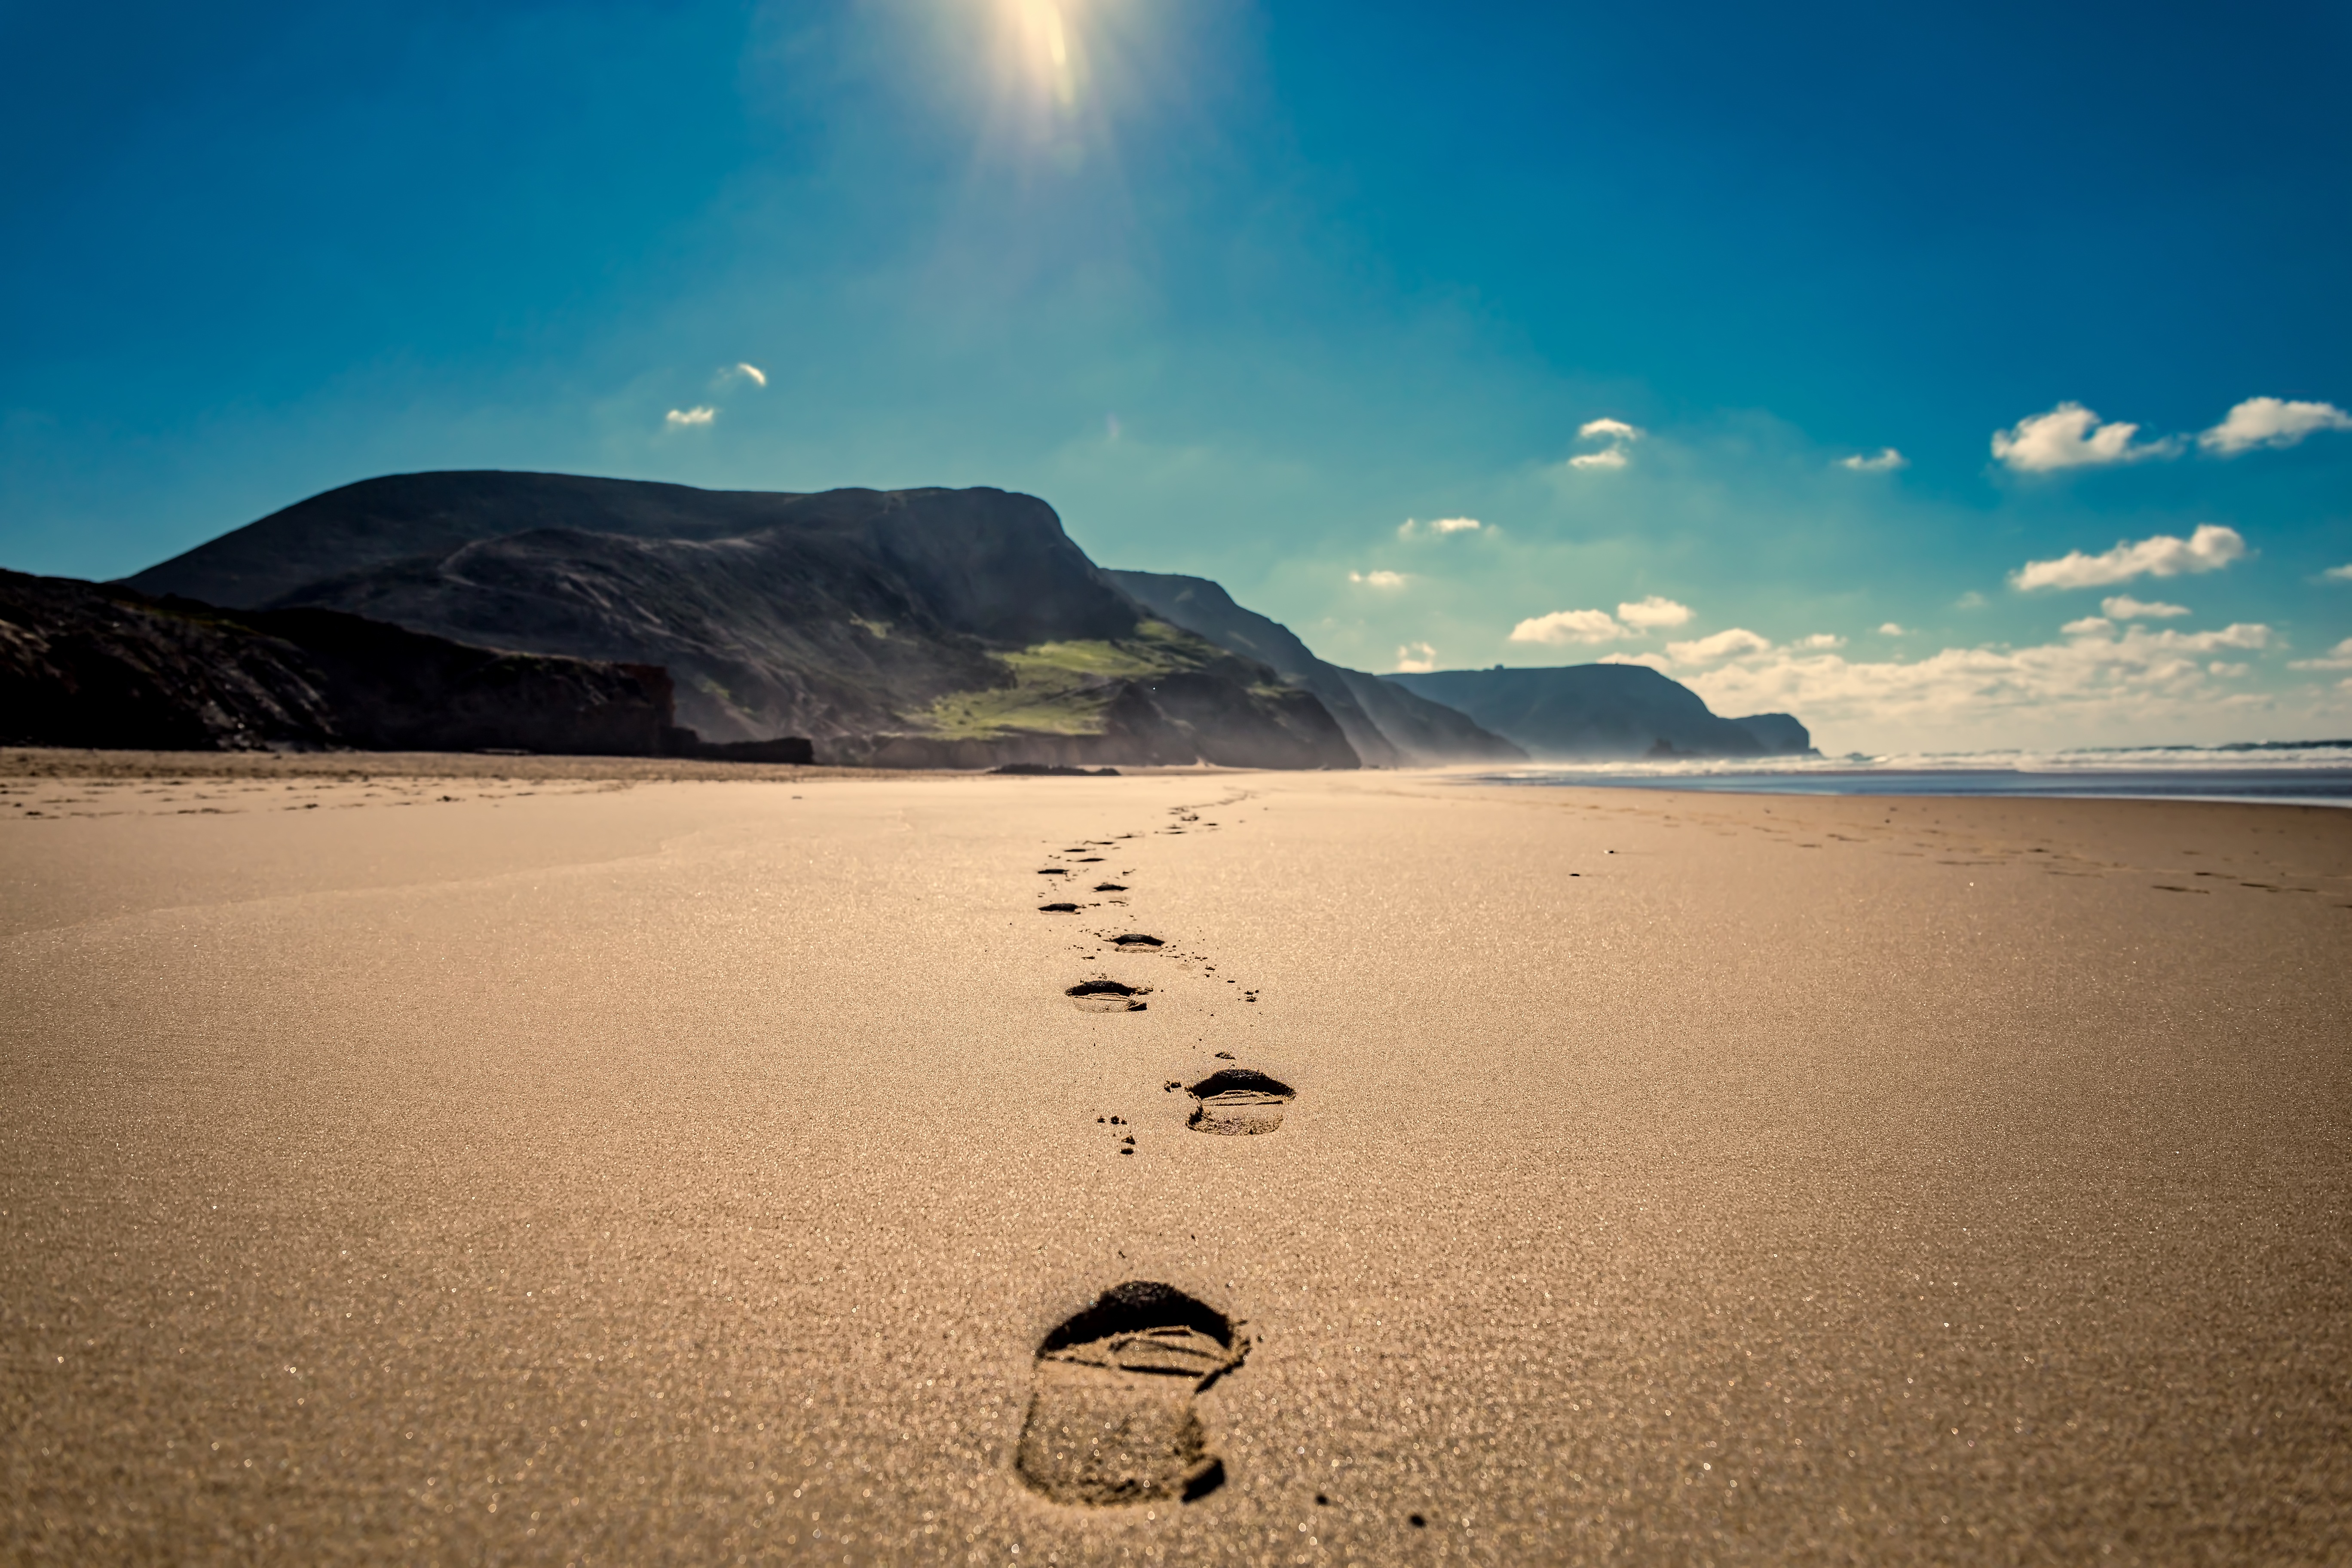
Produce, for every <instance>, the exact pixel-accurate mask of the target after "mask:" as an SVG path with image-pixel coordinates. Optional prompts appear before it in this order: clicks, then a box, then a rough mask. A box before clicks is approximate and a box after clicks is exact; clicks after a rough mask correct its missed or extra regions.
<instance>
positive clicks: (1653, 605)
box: [1617, 594, 1691, 632]
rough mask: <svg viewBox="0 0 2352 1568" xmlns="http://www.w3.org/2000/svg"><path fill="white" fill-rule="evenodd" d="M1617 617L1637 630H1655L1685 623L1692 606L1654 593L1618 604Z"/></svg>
mask: <svg viewBox="0 0 2352 1568" xmlns="http://www.w3.org/2000/svg"><path fill="white" fill-rule="evenodd" d="M1617 618H1618V619H1619V620H1621V621H1622V622H1624V623H1625V624H1626V625H1627V626H1632V627H1633V629H1634V630H1636V631H1643V632H1646V631H1654V630H1655V629H1656V628H1658V627H1660V626H1681V625H1683V624H1684V623H1685V622H1686V621H1688V620H1689V619H1690V618H1691V608H1690V606H1689V605H1677V604H1675V602H1674V601H1673V600H1672V599H1667V598H1661V597H1660V596H1659V595H1655V594H1653V595H1650V596H1649V597H1648V598H1646V599H1636V600H1633V601H1632V602H1631V603H1628V604H1622V605H1618V606H1617Z"/></svg>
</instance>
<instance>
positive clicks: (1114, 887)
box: [1095, 882, 1127, 893]
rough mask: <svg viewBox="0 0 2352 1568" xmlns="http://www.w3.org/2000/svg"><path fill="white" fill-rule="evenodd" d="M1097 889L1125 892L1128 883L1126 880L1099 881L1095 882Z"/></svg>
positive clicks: (1098, 891)
mask: <svg viewBox="0 0 2352 1568" xmlns="http://www.w3.org/2000/svg"><path fill="white" fill-rule="evenodd" d="M1095 891H1096V892H1097V893H1124V892H1125V891H1127V884H1126V883H1125V882H1097V883H1096V884H1095Z"/></svg>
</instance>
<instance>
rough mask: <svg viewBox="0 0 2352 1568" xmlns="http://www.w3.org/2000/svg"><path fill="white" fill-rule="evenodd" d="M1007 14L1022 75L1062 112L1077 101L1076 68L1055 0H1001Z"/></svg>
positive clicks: (1038, 94)
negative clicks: (1015, 40) (1008, 14)
mask: <svg viewBox="0 0 2352 1568" xmlns="http://www.w3.org/2000/svg"><path fill="white" fill-rule="evenodd" d="M1003 5H1004V7H1005V9H1006V10H1007V11H1008V12H1009V13H1010V14H1011V16H1010V20H1011V23H1012V26H1011V31H1012V32H1013V35H1014V37H1015V38H1016V39H1017V42H1016V44H1015V46H1014V47H1015V48H1016V50H1017V52H1018V54H1019V56H1020V62H1021V67H1022V75H1023V76H1024V78H1025V79H1026V83H1027V86H1028V88H1029V90H1030V91H1031V92H1032V93H1033V94H1034V97H1035V100H1037V101H1038V102H1040V103H1042V104H1051V105H1052V106H1053V107H1054V108H1055V109H1056V110H1061V111H1062V112H1063V113H1065V114H1066V113H1069V112H1070V111H1072V110H1076V108H1077V105H1078V69H1077V61H1076V58H1074V56H1075V54H1076V51H1075V50H1074V49H1073V48H1072V47H1071V43H1072V38H1071V28H1070V26H1069V24H1068V22H1067V20H1066V18H1065V17H1064V16H1063V11H1062V7H1061V6H1060V5H1056V4H1055V0H1003Z"/></svg>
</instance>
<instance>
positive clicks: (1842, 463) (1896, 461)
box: [1838, 447, 1911, 474]
mask: <svg viewBox="0 0 2352 1568" xmlns="http://www.w3.org/2000/svg"><path fill="white" fill-rule="evenodd" d="M1910 466H1911V459H1910V458H1906V457H1905V456H1904V455H1903V454H1902V453H1900V452H1898V451H1896V450H1895V448H1894V447H1880V448H1879V449H1878V455H1877V456H1876V457H1872V458H1866V457H1864V456H1863V455H1862V454H1860V453H1859V452H1857V453H1855V454H1854V455H1853V457H1851V458H1839V459H1838V467H1839V468H1852V469H1853V471H1854V472H1855V473H1857V474H1891V473H1893V472H1894V471H1895V469H1897V468H1909V467H1910Z"/></svg>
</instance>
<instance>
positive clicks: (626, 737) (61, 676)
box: [0, 572, 671, 755]
mask: <svg viewBox="0 0 2352 1568" xmlns="http://www.w3.org/2000/svg"><path fill="white" fill-rule="evenodd" d="M670 720H671V706H670V685H669V678H668V677H667V675H666V674H665V673H664V672H663V671H662V670H660V669H659V668H650V667H646V666H643V665H625V664H613V663H599V662H592V661H583V660H580V659H571V658H541V657H535V656H532V655H528V654H509V653H498V652H494V651H492V650H490V649H488V648H479V647H465V646H463V645H461V644H457V643H453V642H450V641H447V640H446V639H445V638H441V637H427V636H422V635H420V634H418V633H415V632H411V631H404V630H403V629H402V628H400V627H398V626H385V625H383V624H381V623H378V622H374V621H368V620H363V619H362V618H361V617H359V616H347V615H340V614H337V613H335V612H332V611H326V610H310V609H299V610H281V611H270V612H262V613H232V612H227V611H223V610H219V609H215V607H213V606H211V605H203V604H198V603H195V602H194V601H192V600H186V599H156V598H152V597H150V596H149V595H144V594H141V593H138V592H136V591H134V590H131V589H128V588H123V587H120V586H116V585H112V584H95V583H82V582H78V581H75V580H74V579H71V578H64V577H29V576H26V575H24V574H20V573H15V572H0V739H5V740H6V741H8V742H13V743H16V744H20V745H57V746H108V747H121V746H141V747H153V748H157V749H160V750H200V751H211V750H245V749H252V748H257V747H263V746H269V745H295V746H353V747H360V748H363V749H369V750H378V751H394V750H399V751H480V750H486V749H496V750H511V751H528V752H580V753H603V754H617V755H657V754H660V753H661V752H663V751H664V750H665V738H666V735H667V732H668V731H669V729H670Z"/></svg>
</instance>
